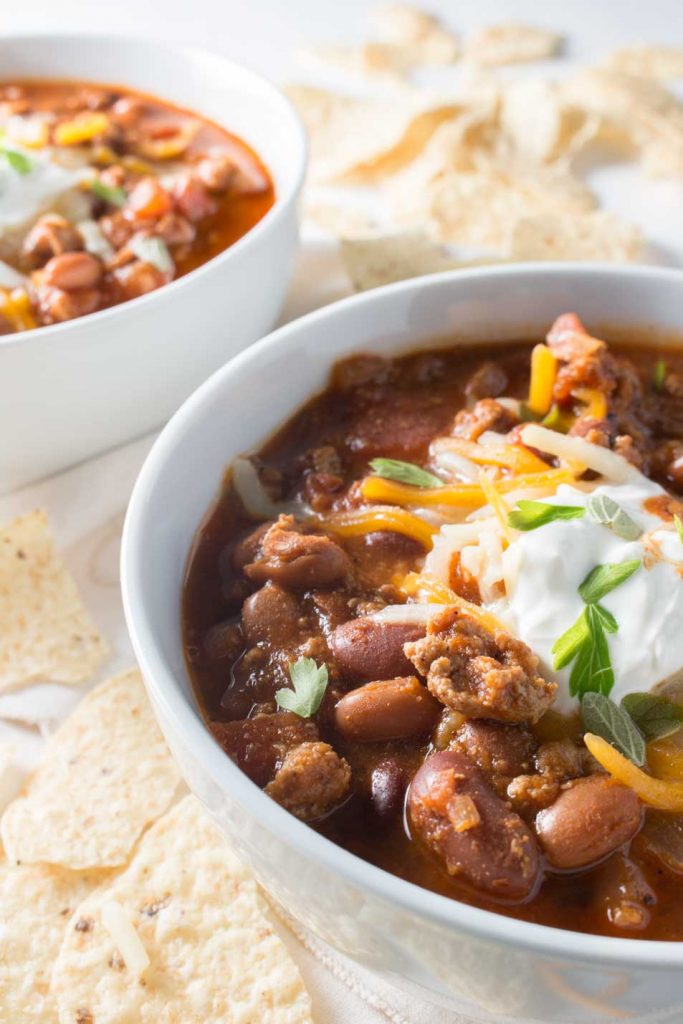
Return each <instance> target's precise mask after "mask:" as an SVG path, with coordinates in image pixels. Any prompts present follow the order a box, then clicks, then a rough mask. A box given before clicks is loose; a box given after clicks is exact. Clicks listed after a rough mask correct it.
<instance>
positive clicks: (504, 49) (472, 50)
mask: <svg viewBox="0 0 683 1024" xmlns="http://www.w3.org/2000/svg"><path fill="white" fill-rule="evenodd" d="M561 42H562V36H560V35H558V34H557V33H556V32H551V31H549V30H548V29H544V28H536V27H534V26H532V25H522V24H518V23H516V22H510V23H509V24H507V25H491V26H489V27H488V28H484V29H481V31H479V32H477V33H475V35H473V36H472V38H471V39H469V40H468V41H467V45H466V47H465V52H464V54H463V56H464V59H465V60H466V61H469V62H471V63H472V64H478V65H479V66H481V67H497V66H498V65H503V64H519V63H525V62H528V61H534V60H545V59H547V58H548V57H554V56H555V54H556V53H557V51H558V50H559V48H560V44H561Z"/></svg>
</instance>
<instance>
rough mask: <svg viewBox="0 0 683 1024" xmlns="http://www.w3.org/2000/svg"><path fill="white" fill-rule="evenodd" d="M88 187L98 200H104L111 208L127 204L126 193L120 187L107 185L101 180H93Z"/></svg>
mask: <svg viewBox="0 0 683 1024" xmlns="http://www.w3.org/2000/svg"><path fill="white" fill-rule="evenodd" d="M88 185H89V187H90V191H91V192H92V193H93V194H94V195H96V196H97V197H98V199H103V200H104V201H105V203H109V204H110V205H111V206H123V205H124V204H125V202H126V193H125V192H124V190H123V189H122V188H119V186H118V185H105V183H104V182H103V181H101V180H100V179H99V178H93V179H92V181H90V182H88Z"/></svg>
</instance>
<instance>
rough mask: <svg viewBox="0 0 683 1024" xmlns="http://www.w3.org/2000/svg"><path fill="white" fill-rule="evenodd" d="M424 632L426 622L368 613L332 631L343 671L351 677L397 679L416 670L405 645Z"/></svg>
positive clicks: (332, 642)
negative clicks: (380, 617)
mask: <svg viewBox="0 0 683 1024" xmlns="http://www.w3.org/2000/svg"><path fill="white" fill-rule="evenodd" d="M424 634H425V627H424V626H423V625H419V624H413V623H403V622H379V621H378V620H377V619H373V618H371V617H370V616H369V615H364V616H361V617H359V618H357V619H351V620H350V621H349V622H345V623H344V624H343V625H341V626H338V627H337V629H335V631H334V633H333V634H332V639H331V646H332V650H333V652H334V655H335V657H336V659H337V661H338V662H339V667H340V669H341V671H342V674H343V675H344V676H346V677H347V678H348V679H352V680H356V681H368V682H369V681H370V680H373V679H393V678H395V677H396V676H407V675H412V673H413V672H414V671H415V670H414V668H413V666H412V664H411V662H410V661H408V659H407V658H406V656H405V654H404V653H403V645H404V644H406V643H408V642H409V641H411V640H419V639H420V638H421V637H423V636H424Z"/></svg>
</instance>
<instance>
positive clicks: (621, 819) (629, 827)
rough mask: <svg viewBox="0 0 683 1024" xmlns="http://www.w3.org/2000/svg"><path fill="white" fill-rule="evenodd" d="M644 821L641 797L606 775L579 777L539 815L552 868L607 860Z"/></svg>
mask: <svg viewBox="0 0 683 1024" xmlns="http://www.w3.org/2000/svg"><path fill="white" fill-rule="evenodd" d="M642 820H643V809H642V807H641V804H640V801H639V800H638V797H637V796H636V794H635V793H634V792H633V790H632V789H629V788H628V787H627V786H623V785H622V784H621V783H620V782H615V781H614V780H613V779H610V778H608V777H607V776H605V775H591V776H590V777H589V778H584V779H580V780H579V781H578V782H576V783H575V784H574V785H573V786H572V787H571V788H570V789H566V790H564V792H563V793H561V794H560V796H559V797H558V798H557V800H556V801H555V802H554V803H553V804H551V806H550V807H547V808H546V809H545V810H544V811H540V812H539V814H538V815H537V816H536V832H537V834H538V838H539V839H540V842H541V846H542V847H543V850H544V852H545V855H546V857H547V858H548V861H549V862H550V864H551V865H552V866H553V867H555V868H560V869H561V870H575V869H577V868H585V867H588V865H589V864H596V863H598V861H601V860H604V859H605V857H608V856H609V854H610V853H614V851H615V850H618V849H619V847H620V846H623V845H624V843H627V842H628V841H629V840H630V839H632V838H633V836H634V835H635V834H636V832H637V831H638V829H639V828H640V826H641V824H642Z"/></svg>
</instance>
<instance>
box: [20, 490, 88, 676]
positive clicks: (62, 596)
mask: <svg viewBox="0 0 683 1024" xmlns="http://www.w3.org/2000/svg"><path fill="white" fill-rule="evenodd" d="M106 654H107V645H106V643H105V641H104V640H103V638H102V637H101V636H100V634H99V633H98V631H97V628H96V626H95V624H94V622H93V621H92V619H91V618H90V616H89V614H88V613H87V612H86V610H85V608H84V607H83V604H82V603H81V599H80V597H79V594H78V590H77V588H76V584H75V582H74V580H73V577H72V576H71V575H70V574H69V573H68V571H67V570H66V568H65V566H64V564H63V563H62V561H61V559H60V558H59V556H58V555H57V553H56V552H55V549H54V543H53V539H52V533H51V531H50V527H49V524H48V521H47V516H46V515H45V513H44V512H43V511H41V510H36V511H35V512H30V513H29V514H28V515H24V516H20V517H19V518H17V519H14V520H13V521H12V522H11V523H8V524H7V525H6V526H4V527H3V528H2V529H0V691H2V690H10V689H12V688H14V687H18V686H23V685H25V684H27V683H31V682H36V681H38V680H50V681H52V682H57V683H80V682H83V680H85V679H87V678H88V677H89V676H91V675H92V674H93V673H94V672H95V670H96V669H97V668H98V667H99V665H100V664H101V662H102V661H103V659H104V657H105V656H106Z"/></svg>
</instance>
